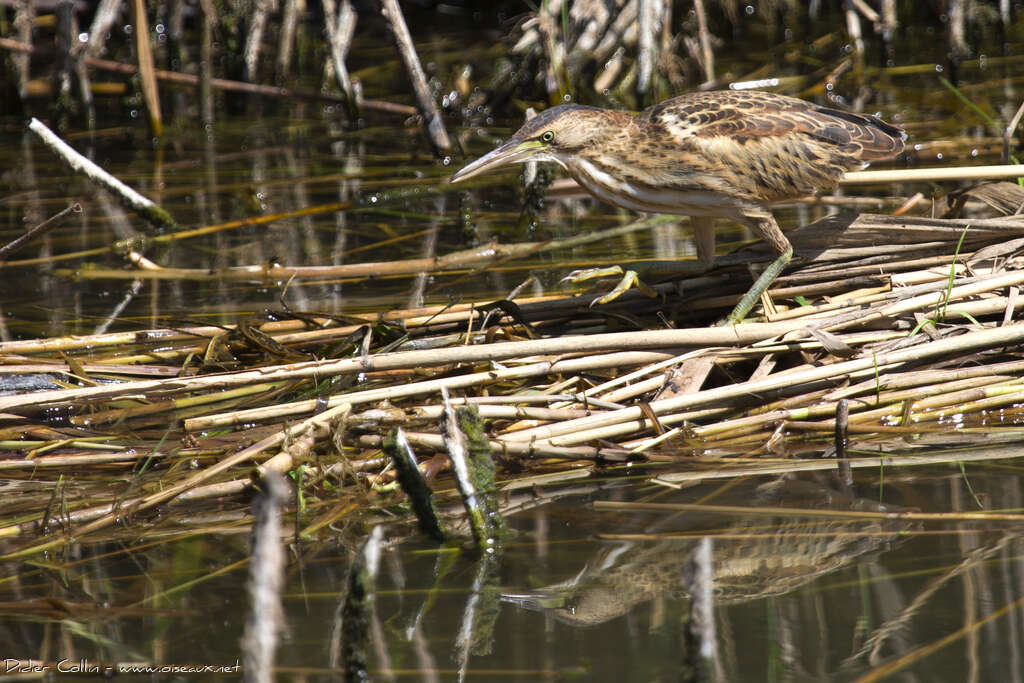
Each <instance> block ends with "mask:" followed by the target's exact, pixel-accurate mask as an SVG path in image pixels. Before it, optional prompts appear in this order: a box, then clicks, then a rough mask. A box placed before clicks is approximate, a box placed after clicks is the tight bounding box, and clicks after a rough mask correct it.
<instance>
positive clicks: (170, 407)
mask: <svg viewBox="0 0 1024 683" xmlns="http://www.w3.org/2000/svg"><path fill="white" fill-rule="evenodd" d="M659 220H661V219H659ZM792 235H793V241H794V244H795V245H796V248H797V254H798V256H800V257H801V262H800V264H799V265H798V266H797V267H795V268H792V269H791V271H790V272H789V273H787V274H786V275H785V276H784V277H782V278H780V279H779V281H778V282H777V283H776V288H775V289H774V290H772V291H771V292H770V293H769V299H770V305H769V306H768V313H767V314H764V313H763V312H762V315H760V316H759V317H752V318H750V319H749V320H748V321H746V322H744V323H743V324H740V325H735V326H732V327H716V326H713V325H711V323H712V322H713V321H714V320H715V319H716V318H717V317H718V316H720V315H721V314H722V312H723V311H725V310H728V307H730V306H731V305H732V303H733V302H734V301H735V299H736V297H737V296H739V295H740V293H741V292H742V290H743V288H744V287H745V281H746V279H747V277H748V275H747V274H746V273H745V272H744V268H737V267H735V266H731V265H730V263H735V264H741V263H744V262H749V261H754V262H756V261H758V260H759V259H761V258H765V259H767V258H768V254H767V253H766V252H765V253H762V250H761V249H760V248H759V247H757V246H755V247H751V248H749V249H747V250H744V251H741V252H738V253H736V254H733V255H732V256H726V257H724V258H723V259H721V263H722V264H723V265H722V267H720V268H718V269H716V270H714V271H711V272H707V273H698V274H695V275H692V276H690V277H684V278H680V279H673V280H671V281H668V282H662V283H657V284H654V288H655V290H656V291H657V298H648V297H646V296H644V295H643V294H641V293H639V292H637V291H631V292H627V293H626V294H625V295H623V296H621V297H620V298H619V299H617V300H616V301H614V302H611V303H609V304H602V305H595V304H594V301H595V299H596V298H598V296H599V294H585V295H584V294H576V295H568V296H560V297H552V296H549V297H538V298H529V297H523V296H519V295H516V294H515V293H512V294H511V295H510V296H509V297H508V298H507V299H505V300H503V301H499V302H492V301H480V302H469V303H462V304H459V305H453V306H434V307H426V308H419V309H410V310H397V311H389V312H387V313H381V314H364V315H347V316H344V317H341V316H337V317H331V316H324V315H315V314H301V313H292V314H291V316H290V317H288V316H287V315H286V313H289V312H278V313H277V314H276V317H277V318H278V319H276V320H272V321H268V320H265V319H264V320H260V319H251V320H243V321H239V323H238V324H237V325H233V326H223V327H221V326H209V325H186V324H179V325H168V326H166V327H163V328H160V329H146V330H138V331H135V332H120V333H108V334H99V335H93V336H82V337H63V338H50V339H29V340H20V341H12V342H4V343H0V363H2V368H0V374H2V375H3V380H4V382H5V389H6V390H5V391H4V393H3V394H2V395H0V449H2V450H3V452H4V457H3V459H2V460H0V469H3V470H5V471H6V472H7V476H9V477H13V478H18V477H23V480H24V481H25V483H26V486H28V484H29V482H31V489H30V490H31V491H32V492H33V494H31V495H23V496H20V497H19V500H18V502H17V504H16V505H17V507H18V510H17V514H15V513H14V511H13V510H11V509H10V507H11V505H14V504H13V503H8V504H6V505H5V507H6V508H8V509H7V514H6V515H5V518H6V519H7V520H8V522H7V525H6V526H4V527H3V528H0V537H4V538H6V539H8V541H9V544H8V545H7V546H6V548H7V553H8V554H23V553H30V552H36V551H39V550H42V549H45V548H49V547H54V546H55V545H57V544H60V543H62V542H64V541H66V540H67V539H68V538H70V537H71V534H72V533H73V535H74V536H75V537H81V536H83V535H87V534H90V533H93V534H95V533H101V535H103V533H111V532H112V531H113V525H114V524H115V522H116V521H117V520H118V519H124V518H126V517H128V516H131V517H132V518H133V519H137V520H143V519H146V518H147V517H146V515H147V514H152V511H153V510H157V509H161V508H162V507H164V506H166V505H168V504H172V503H174V504H177V505H182V504H192V503H194V502H195V501H199V500H204V499H206V500H209V499H220V498H223V497H225V496H235V495H238V494H241V493H243V492H245V491H246V490H247V489H248V488H249V487H250V485H251V481H250V479H251V476H252V474H253V471H254V470H253V467H256V468H257V469H258V470H263V471H266V470H268V469H270V470H275V471H278V472H282V473H284V472H290V473H291V474H292V476H293V477H295V478H296V480H297V481H298V482H299V483H300V486H301V489H302V490H303V491H304V495H305V500H306V502H307V504H308V505H310V509H309V511H308V512H309V514H307V515H306V520H307V523H306V527H305V529H304V532H305V533H307V534H314V533H315V532H316V530H318V529H320V528H322V527H323V526H325V525H329V524H335V523H337V522H338V521H339V520H341V519H342V518H349V517H353V516H356V517H355V518H361V517H359V515H367V514H376V513H374V512H373V511H381V512H383V511H385V510H390V511H391V513H390V514H394V512H396V511H397V512H400V513H401V514H402V515H403V516H404V515H405V514H406V513H405V512H404V511H403V510H402V508H395V507H394V506H395V505H396V504H398V503H400V502H401V496H400V494H397V493H393V486H392V482H393V471H392V470H391V468H390V465H389V460H388V459H387V458H385V457H383V455H382V452H381V448H382V445H383V442H384V440H385V438H386V437H387V435H388V434H389V433H390V432H391V430H393V429H395V428H401V430H402V431H403V432H404V434H405V436H406V438H407V440H408V443H409V444H410V446H411V447H412V449H414V451H415V454H416V456H417V457H418V459H419V462H420V467H421V470H423V471H424V472H425V474H426V475H427V477H428V480H433V479H435V478H436V477H438V476H442V475H441V473H442V472H444V471H445V470H446V469H447V468H448V461H447V458H446V457H445V456H444V453H445V452H446V448H447V446H446V444H445V441H444V438H443V436H442V434H441V430H440V428H439V425H440V422H441V420H442V414H443V413H444V410H445V409H444V405H443V402H442V400H441V396H442V394H448V395H450V397H451V398H450V403H451V405H455V406H457V405H471V406H474V407H475V408H476V410H477V411H479V414H480V416H481V418H483V420H485V422H486V424H487V438H488V440H489V442H490V447H491V449H492V450H493V452H494V454H495V459H496V462H497V464H498V466H499V472H500V478H501V482H502V485H503V486H504V487H506V488H507V489H509V490H513V489H516V488H521V487H523V486H528V487H531V486H536V485H537V484H536V481H537V480H535V479H534V478H535V477H537V476H543V477H552V478H553V479H552V481H557V480H558V479H559V478H560V477H562V476H570V475H571V476H573V477H575V476H579V473H580V472H581V471H582V472H585V473H593V472H594V471H597V470H605V469H608V470H613V469H614V468H616V467H617V466H619V465H620V464H623V463H634V462H647V463H651V464H653V465H654V466H655V467H656V471H655V473H654V474H655V475H656V478H655V479H654V481H656V482H657V483H662V484H664V485H671V486H677V485H680V483H684V482H689V481H695V480H699V479H702V478H719V477H723V476H745V475H749V474H751V473H771V472H795V471H802V470H807V469H833V468H835V467H836V463H837V459H835V458H834V457H829V456H835V445H834V444H835V443H837V440H836V439H835V438H834V435H835V434H836V433H837V419H836V416H837V412H839V413H842V415H843V417H842V418H841V419H840V423H841V424H840V425H838V427H839V428H840V429H841V430H842V431H843V434H844V435H845V436H844V437H843V438H844V439H846V440H848V442H847V443H845V445H844V446H843V452H842V454H845V458H841V459H840V460H841V461H842V462H844V463H848V464H849V465H850V466H851V467H853V468H857V467H903V466H910V465H914V464H934V463H936V462H950V461H961V460H963V459H964V458H967V459H971V458H981V459H995V458H1015V457H1019V455H1020V454H1019V453H1018V452H1017V450H1015V449H1014V448H1013V447H1012V446H1011V445H1008V446H1006V447H1002V448H1000V447H996V446H994V445H993V446H992V447H991V448H987V449H986V450H985V451H984V452H983V453H982V454H980V455H978V454H975V455H966V454H964V453H960V452H959V451H958V450H957V448H956V447H957V446H959V445H963V444H964V443H968V442H969V441H970V439H971V435H972V434H975V432H984V434H985V440H986V442H987V443H988V444H990V445H992V444H999V443H1006V444H1012V442H1013V441H1014V440H1018V441H1019V439H1020V437H1021V434H1022V433H1024V427H1022V426H1021V425H1020V420H1021V411H1022V409H1021V407H1020V406H1021V405H1022V403H1024V383H1022V382H1021V380H1020V377H1021V371H1022V370H1024V359H1022V358H1021V355H1020V352H1019V348H1020V344H1021V343H1022V341H1024V325H1021V324H1019V323H1017V322H1015V312H1016V310H1017V309H1019V308H1020V307H1021V305H1022V304H1024V299H1022V298H1021V297H1020V296H1019V294H1018V292H1019V287H1020V285H1021V284H1022V283H1024V271H1021V270H1016V269H1015V268H1016V267H1017V264H1018V257H1017V256H1016V251H1017V249H1019V244H1020V241H1019V240H1020V239H1021V238H1022V237H1024V218H1022V217H1020V216H1005V217H999V218H978V219H973V220H966V219H938V218H936V219H932V218H902V217H892V216H877V215H870V214H865V215H861V216H858V217H856V218H854V219H850V218H842V217H835V216H832V217H828V218H825V219H822V220H821V221H818V222H817V223H815V224H811V225H809V226H807V227H806V228H803V229H801V230H797V231H795V232H794V233H793V234H792ZM865 245H879V246H865ZM534 250H535V249H534V247H532V246H531V247H530V248H524V249H521V250H520V249H517V245H511V246H510V247H509V248H508V249H507V250H503V249H495V250H494V251H493V252H492V253H491V254H490V256H489V257H488V258H494V259H495V260H503V261H505V260H507V259H509V258H512V257H510V256H509V254H517V253H531V252H532V251H534ZM954 254H955V256H954ZM457 261H458V259H457V258H452V259H450V260H446V259H445V258H440V259H439V260H438V264H439V265H438V267H439V268H445V267H448V265H450V264H455V263H457ZM468 261H469V262H467V263H465V264H464V268H465V269H466V270H467V271H471V270H472V269H473V268H479V267H481V264H480V263H478V262H477V261H475V260H472V259H469V260H468ZM416 265H417V266H421V264H416ZM396 268H397V269H399V270H401V265H400V264H397V265H396ZM125 272H129V273H133V274H134V276H135V277H146V276H147V275H148V274H150V273H151V272H152V271H150V270H147V269H145V268H140V269H131V268H129V269H127V270H126V271H125ZM293 276H295V277H303V276H306V277H312V278H315V277H316V275H315V274H313V273H303V274H299V275H296V274H293ZM251 277H256V276H251ZM708 293H714V296H709V295H708ZM669 321H672V322H671V323H670V322H669ZM709 325H710V326H709ZM841 406H842V407H841ZM846 415H848V418H847V417H846ZM943 446H946V447H948V448H947V449H946V450H943V449H942V447H943ZM925 447H927V448H928V455H927V456H924V455H915V454H914V451H915V450H918V449H923V448H925ZM890 451H900V452H901V454H900V455H899V456H893V457H889V456H888V455H887V454H888V453H889V452H890ZM71 473H75V474H76V475H82V474H86V475H87V474H90V473H95V474H102V476H100V477H96V478H93V477H89V476H85V477H81V476H76V477H75V482H76V483H75V484H74V485H69V483H68V479H67V478H66V477H65V476H64V475H67V474H71ZM111 477H114V478H115V480H118V481H122V482H123V483H124V486H123V487H121V488H120V490H119V491H118V493H117V494H116V495H111V494H110V493H109V491H106V490H104V489H105V488H106V487H107V486H108V485H109V480H110V478H111ZM434 486H435V488H436V489H437V490H439V491H440V492H441V493H442V500H447V498H445V495H448V496H450V495H452V491H451V490H450V487H446V485H445V484H444V483H443V482H442V481H438V482H435V484H434ZM104 530H105V531H104ZM40 534H41V535H40Z"/></svg>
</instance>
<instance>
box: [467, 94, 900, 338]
mask: <svg viewBox="0 0 1024 683" xmlns="http://www.w3.org/2000/svg"><path fill="white" fill-rule="evenodd" d="M906 139H907V136H906V133H905V132H904V131H903V129H902V128H900V127H898V126H895V125H893V124H891V123H886V122H885V121H882V120H881V119H880V118H878V117H876V116H872V115H869V114H858V113H853V112H848V111H842V110H838V109H833V108H829V107H825V106H821V105H818V104H815V103H813V102H808V101H806V100H801V99H798V98H795V97H789V96H786V95H779V94H775V93H771V92H764V91H755V90H719V91H706V92H694V93H689V94H684V95H680V96H678V97H674V98H672V99H668V100H665V101H664V102H661V103H659V104H655V105H653V106H650V107H648V108H647V109H644V110H643V111H641V112H639V113H632V112H628V111H620V110H612V109H602V108H599V107H590V106H584V105H579V104H562V105H558V106H555V107H551V108H549V109H546V110H544V111H542V112H541V113H539V114H537V115H536V116H534V117H533V118H532V119H530V120H529V121H527V122H526V123H525V124H524V125H523V126H522V127H521V128H520V129H519V130H518V131H516V132H515V133H514V134H513V135H512V136H511V137H510V138H509V139H508V140H507V141H506V142H504V143H503V144H501V145H499V146H498V147H497V148H495V149H493V150H492V151H490V152H488V153H487V154H485V155H484V156H482V157H480V158H479V159H477V160H475V161H473V162H471V163H469V164H468V165H466V166H465V167H463V168H462V169H460V170H459V171H457V172H456V173H455V174H453V175H452V176H451V178H450V179H449V180H450V182H452V183H457V182H461V181H463V180H466V179H468V178H472V177H474V176H477V175H479V174H482V173H486V172H488V171H492V170H495V169H498V168H502V167H504V166H507V165H509V164H514V163H523V162H526V161H547V162H554V163H556V164H558V165H559V166H561V167H562V168H564V169H565V170H566V171H568V173H569V175H570V176H572V177H573V178H574V179H575V180H576V182H578V183H579V184H580V185H581V186H582V187H583V188H584V189H586V190H587V191H588V192H589V193H590V194H591V195H593V196H594V197H596V198H597V199H600V200H602V201H604V202H607V203H609V204H613V205H615V206H618V207H622V208H625V209H630V210H633V211H639V212H648V213H666V214H679V215H686V216H689V217H690V221H691V224H692V226H693V231H694V241H695V244H696V248H697V257H698V259H699V260H700V261H701V262H702V263H703V264H704V265H706V266H710V265H711V264H713V262H714V253H715V219H716V218H727V219H731V220H732V221H734V222H736V223H739V224H740V225H744V226H747V227H749V228H750V229H751V230H753V231H754V233H755V234H757V235H758V236H759V237H760V238H761V239H763V240H764V241H765V242H767V243H768V245H769V246H770V247H771V249H772V250H773V251H774V252H775V254H776V258H775V260H774V261H773V262H772V263H771V264H770V265H769V266H768V267H767V268H765V270H764V271H763V272H762V273H761V275H760V277H758V278H757V280H756V281H755V282H754V284H753V286H752V287H751V288H750V290H749V291H748V292H747V293H746V294H745V295H744V296H743V297H742V298H741V299H740V301H739V303H737V304H736V307H735V308H734V309H733V310H732V312H731V313H730V314H729V316H728V317H727V318H726V319H725V321H724V322H725V323H737V322H740V321H742V320H743V318H744V317H745V316H746V315H747V313H749V312H750V310H751V309H752V308H753V307H754V305H755V303H756V302H757V300H758V298H759V297H760V296H761V294H762V293H763V292H764V291H765V290H766V289H767V288H768V287H769V285H771V283H772V282H773V281H774V280H775V278H777V277H778V275H779V274H780V273H781V272H782V270H783V269H784V268H785V267H786V265H787V264H788V263H789V262H790V260H791V259H792V257H793V246H792V245H791V244H790V242H789V240H788V239H787V238H786V236H785V235H784V234H783V232H782V230H781V229H780V228H779V225H778V223H776V221H775V218H774V216H773V215H772V212H771V209H770V207H771V205H773V204H775V203H777V202H780V201H785V200H790V199H796V198H799V197H804V196H807V195H811V194H816V193H818V192H822V191H827V190H831V189H833V188H834V187H835V186H836V185H837V184H838V182H839V180H840V178H842V176H843V174H844V173H845V172H846V171H848V170H853V169H858V168H864V167H865V166H867V165H868V163H870V162H872V161H880V160H885V159H891V158H893V157H895V156H897V155H899V154H900V153H901V152H902V151H903V149H904V144H905V142H906Z"/></svg>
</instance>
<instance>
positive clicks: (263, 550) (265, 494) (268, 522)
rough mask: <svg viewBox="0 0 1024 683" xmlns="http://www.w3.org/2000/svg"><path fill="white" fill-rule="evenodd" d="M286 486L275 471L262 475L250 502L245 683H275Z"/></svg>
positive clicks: (281, 620)
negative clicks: (256, 492) (282, 513)
mask: <svg viewBox="0 0 1024 683" xmlns="http://www.w3.org/2000/svg"><path fill="white" fill-rule="evenodd" d="M288 497H289V496H288V484H287V483H286V482H285V480H284V477H282V476H281V475H280V474H278V473H277V472H274V471H269V472H265V473H264V474H263V480H262V482H261V484H260V491H259V493H258V494H257V495H256V498H255V500H254V501H253V512H254V516H255V518H256V519H255V522H254V524H253V533H252V559H251V560H250V562H249V581H248V584H247V589H248V593H249V615H248V618H247V619H246V622H245V635H244V636H243V638H242V652H243V659H244V662H245V669H244V670H245V681H246V682H247V683H271V681H273V680H274V653H275V651H276V650H277V640H278V636H279V635H280V634H281V631H282V629H283V628H284V609H283V608H282V606H281V588H282V586H283V584H284V565H285V558H284V548H283V546H282V544H281V510H282V508H283V507H284V505H285V503H287V502H288Z"/></svg>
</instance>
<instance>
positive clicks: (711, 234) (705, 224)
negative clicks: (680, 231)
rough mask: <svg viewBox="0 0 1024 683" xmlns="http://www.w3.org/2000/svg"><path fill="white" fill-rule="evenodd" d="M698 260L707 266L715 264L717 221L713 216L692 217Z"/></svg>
mask: <svg viewBox="0 0 1024 683" xmlns="http://www.w3.org/2000/svg"><path fill="white" fill-rule="evenodd" d="M690 225H692V226H693V242H694V244H695V245H696V246H697V259H698V260H699V261H700V262H701V263H703V264H704V265H706V266H711V264H712V263H714V262H715V219H714V217H713V216H690Z"/></svg>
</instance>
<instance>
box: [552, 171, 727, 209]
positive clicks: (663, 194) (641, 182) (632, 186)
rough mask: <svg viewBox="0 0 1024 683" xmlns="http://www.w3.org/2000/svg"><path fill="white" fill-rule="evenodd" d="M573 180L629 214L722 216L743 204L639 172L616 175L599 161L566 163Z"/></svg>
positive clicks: (701, 189)
mask: <svg viewBox="0 0 1024 683" xmlns="http://www.w3.org/2000/svg"><path fill="white" fill-rule="evenodd" d="M565 166H566V167H567V168H568V170H569V173H570V174H571V175H572V177H573V178H574V179H575V180H576V182H578V183H579V184H580V185H582V186H583V188H584V189H586V190H587V192H589V193H590V194H592V195H593V196H594V197H596V198H597V199H600V200H602V201H604V202H608V203H609V204H614V205H615V206H620V207H622V208H624V209H630V210H632V211H646V212H651V213H671V214H680V215H686V216H722V215H728V214H731V213H734V212H736V210H737V209H740V208H741V207H742V205H743V204H745V203H746V202H743V201H742V200H739V199H738V198H736V197H733V196H730V195H728V194H724V193H722V192H715V191H713V190H710V189H708V188H705V187H700V186H695V185H688V184H686V183H685V182H681V181H680V182H665V180H664V179H656V178H645V177H643V176H642V175H641V174H639V173H629V174H624V173H619V172H615V171H613V170H612V168H610V167H609V165H608V164H604V163H602V162H601V161H599V160H591V159H586V158H578V159H574V160H572V161H571V162H570V163H567V164H565Z"/></svg>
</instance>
